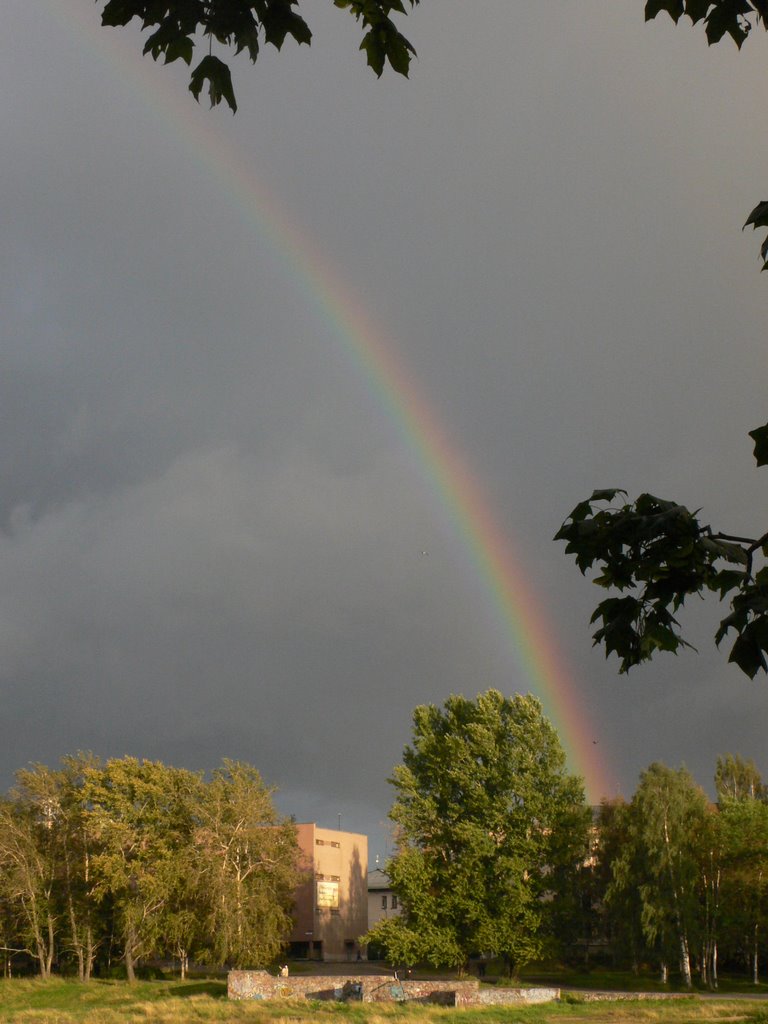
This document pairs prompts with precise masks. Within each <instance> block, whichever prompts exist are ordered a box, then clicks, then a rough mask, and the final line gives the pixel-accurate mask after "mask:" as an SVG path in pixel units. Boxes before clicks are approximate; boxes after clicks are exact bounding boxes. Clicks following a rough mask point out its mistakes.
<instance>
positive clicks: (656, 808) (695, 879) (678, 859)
mask: <svg viewBox="0 0 768 1024" xmlns="http://www.w3.org/2000/svg"><path fill="white" fill-rule="evenodd" d="M706 823H707V798H706V796H705V795H704V792H703V790H702V789H701V788H700V787H699V786H697V785H696V783H695V782H694V780H693V778H692V777H691V775H690V774H689V772H688V771H687V770H686V769H684V768H680V769H677V770H675V769H672V768H668V767H667V766H666V765H663V764H659V763H654V764H652V765H651V766H650V767H649V768H647V769H646V771H644V772H643V773H642V775H641V776H640V784H639V786H638V788H637V791H636V792H635V795H634V797H633V798H632V802H631V804H630V807H629V810H628V820H627V842H626V844H625V845H624V848H623V849H622V850H621V851H620V852H619V854H618V856H617V857H616V860H615V861H614V864H613V875H614V883H613V889H612V891H611V894H610V895H611V899H616V898H617V897H619V896H623V897H624V898H626V897H627V891H628V890H632V889H635V890H636V891H637V893H638V895H639V898H640V922H641V926H642V930H643V935H644V937H645V940H646V943H647V945H648V947H649V948H650V949H651V950H655V952H656V954H657V955H658V957H659V960H660V964H661V967H662V974H663V975H664V976H665V975H666V966H667V964H668V962H669V960H670V959H671V958H676V959H677V961H678V963H679V967H680V974H681V977H682V979H683V983H684V984H685V985H686V987H688V988H690V987H691V984H692V975H691V949H692V946H693V945H694V943H696V944H697V943H698V939H699V938H700V930H701V916H700V896H701V886H700V880H701V873H700V859H699V858H700V851H701V848H702V834H703V831H704V829H705V828H706Z"/></svg>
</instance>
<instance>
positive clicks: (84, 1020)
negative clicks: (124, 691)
mask: <svg viewBox="0 0 768 1024" xmlns="http://www.w3.org/2000/svg"><path fill="white" fill-rule="evenodd" d="M334 1020H335V1021H338V1024H344V1022H349V1024H409V1022H413V1024H453V1022H461V1024H550V1022H551V1024H559V1022H562V1024H621V1022H623V1021H630V1020H631V1021H632V1022H641V1024H657V1022H658V1024H699V1022H701V1024H721V1022H722V1024H741V1022H744V1024H752V1022H754V1024H768V1002H759V1001H756V1000H755V1001H753V1000H748V999H740V1000H708V999H705V998H698V997H695V996H694V997H691V998H685V999H676V1000H669V1001H645V1002H640V1001H638V1002H610V1003H585V1002H581V1001H579V998H578V996H575V997H569V998H568V1000H567V1001H565V1002H562V1003H557V1004H550V1005H546V1006H532V1007H526V1008H521V1009H517V1008H515V1009H512V1008H510V1007H489V1008H487V1009H482V1010H463V1011H459V1010H452V1009H441V1008H438V1007H429V1006H417V1005H407V1004H406V1005H403V1006H398V1005H393V1006H381V1005H375V1006H374V1005H370V1004H368V1005H363V1004H361V1003H353V1004H342V1005H339V1004H333V1003H312V1002H306V1001H304V1000H300V1001H299V1000H297V1001H290V1002H282V1001H276V1002H273V1003H264V1002H230V1001H229V1000H228V999H227V998H226V983H225V982H223V981H188V982H178V981H177V982H173V981H148V982H139V983H137V984H135V985H132V986H131V985H128V984H126V983H125V982H121V981H92V982H90V983H89V984H88V985H81V984H79V983H77V982H75V981H60V980H58V979H57V980H53V981H49V982H42V981H38V980H11V981H0V1024H126V1022H137V1024H141V1022H148V1024H188V1022H189V1024H195V1022H202V1024H204V1022H208V1021H210V1022H233V1024H234V1022H238V1021H252V1022H265V1024H271V1022H274V1024H315V1022H320V1024H323V1022H325V1024H334Z"/></svg>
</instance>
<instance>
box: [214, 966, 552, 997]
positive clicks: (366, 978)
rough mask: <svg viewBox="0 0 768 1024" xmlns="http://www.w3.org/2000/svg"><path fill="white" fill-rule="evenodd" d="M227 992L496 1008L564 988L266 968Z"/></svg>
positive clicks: (239, 977)
mask: <svg viewBox="0 0 768 1024" xmlns="http://www.w3.org/2000/svg"><path fill="white" fill-rule="evenodd" d="M227 994H228V996H229V998H230V999H302V998H303V999H321V1000H337V1001H346V1000H352V999H360V1000H362V1001H363V1002H364V1003H391V1002H399V1001H402V1000H405V1001H406V1002H416V1003H438V1004H440V1005H443V1006H490V1005H494V1006H498V1005H512V1004H515V1003H518V1004H519V1003H541V1002H552V1001H553V1000H556V999H559V998H560V990H559V989H556V988H548V989H542V988H538V989H525V988H522V989H514V988H497V989H494V988H489V987H483V988H481V987H480V983H479V982H478V980H477V978H464V979H461V980H458V979H449V980H446V981H442V980H414V979H408V980H407V981H402V982H398V981H396V980H395V979H394V978H393V977H392V975H391V974H381V975H376V974H363V975H355V974H348V975H332V976H327V977H317V976H314V977H312V976H308V975H293V976H290V977H287V978H275V977H273V976H272V975H271V974H268V973H267V972H266V971H230V972H229V976H228V979H227Z"/></svg>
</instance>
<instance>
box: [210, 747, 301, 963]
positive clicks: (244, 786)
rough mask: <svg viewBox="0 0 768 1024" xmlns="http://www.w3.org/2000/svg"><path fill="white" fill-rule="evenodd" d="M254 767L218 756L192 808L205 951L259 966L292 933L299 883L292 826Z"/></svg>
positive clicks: (225, 960) (280, 948)
mask: <svg viewBox="0 0 768 1024" xmlns="http://www.w3.org/2000/svg"><path fill="white" fill-rule="evenodd" d="M273 792H274V791H273V790H271V789H269V788H268V787H267V786H266V785H265V784H264V782H263V780H262V778H261V775H260V774H259V772H258V771H257V770H256V769H255V768H253V767H251V766H250V765H246V764H242V763H241V762H238V761H224V764H223V766H222V767H221V768H220V769H218V770H217V771H215V772H214V773H213V777H212V779H211V781H210V783H209V784H208V785H207V786H206V788H205V792H204V794H203V798H202V800H201V803H200V805H199V807H198V809H197V814H198V825H197V827H196V830H195V835H194V842H195V870H196V874H197V879H198V883H197V884H198V886H199V891H200V896H199V906H200V909H201V923H202V924H203V930H204V932H205V934H206V935H207V936H209V939H208V942H207V950H208V954H207V955H208V957H209V959H212V960H213V962H214V963H219V964H221V963H227V964H230V965H231V966H233V967H266V966H267V965H268V964H269V963H271V962H273V961H274V960H275V958H276V957H277V956H278V955H279V954H280V953H281V952H282V951H283V949H284V947H285V943H286V941H287V938H288V935H289V934H290V931H291V926H292V921H291V915H290V912H291V909H292V902H293V894H294V891H295V889H296V887H297V885H298V884H299V881H300V877H301V876H300V872H299V849H298V843H297V840H296V828H295V826H294V825H293V823H292V822H290V821H289V820H287V819H285V818H281V817H280V816H279V815H278V814H277V812H276V810H275V807H274V804H273V802H272V795H273Z"/></svg>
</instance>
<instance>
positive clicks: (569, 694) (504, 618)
mask: <svg viewBox="0 0 768 1024" xmlns="http://www.w3.org/2000/svg"><path fill="white" fill-rule="evenodd" d="M66 6H67V8H68V10H67V11H66V12H64V11H63V10H62V5H61V3H60V0H59V2H58V3H55V2H54V0H50V2H49V4H48V9H49V12H50V14H51V15H52V16H53V17H55V18H56V19H57V20H58V21H59V23H60V24H61V25H62V26H63V27H65V29H67V31H68V33H69V34H70V35H71V36H72V38H73V42H74V43H75V44H77V45H84V46H86V47H87V49H88V52H89V54H90V55H91V57H92V56H93V53H94V52H95V53H96V54H97V55H101V56H102V58H103V59H104V60H105V61H106V63H107V64H108V65H110V66H111V67H112V69H114V68H115V67H117V68H118V70H119V72H120V75H121V77H122V78H124V79H126V80H127V81H129V82H130V84H131V86H132V87H133V88H134V89H135V91H137V92H138V93H139V94H141V95H142V97H143V99H144V100H145V102H146V104H147V106H148V107H149V108H150V109H151V110H152V111H153V113H155V114H156V116H157V117H158V118H159V119H160V120H161V121H162V124H163V127H164V129H165V130H166V131H167V132H171V133H172V134H175V136H176V137H177V139H178V141H179V144H180V145H181V146H182V147H183V148H184V149H185V150H186V152H187V153H188V154H189V156H190V158H191V159H193V160H194V161H196V162H197V163H199V164H201V165H202V166H203V167H204V168H205V169H207V170H208V171H209V172H210V174H211V175H212V177H213V178H214V180H215V181H216V182H217V183H218V184H219V185H220V186H221V187H223V188H224V189H226V190H227V192H228V193H229V195H230V196H231V198H232V199H233V200H234V201H236V202H237V203H238V205H239V206H240V207H242V209H243V210H245V211H246V212H247V214H248V216H249V217H250V218H251V220H252V221H253V223H254V225H255V226H256V227H257V229H258V231H259V233H260V235H261V237H262V238H263V239H265V240H266V241H267V243H268V244H269V245H270V246H271V247H272V248H273V249H274V250H275V251H276V253H277V254H278V255H280V256H281V258H282V259H284V260H285V261H287V263H288V265H289V268H290V271H291V273H292V274H293V275H294V276H295V278H296V279H297V280H298V281H299V282H300V283H301V285H302V288H303V290H304V293H305V294H306V296H307V297H308V298H309V299H311V301H312V302H313V303H314V304H315V306H316V307H317V308H318V309H319V311H320V312H321V313H322V316H323V317H324V319H325V320H326V321H327V322H328V323H329V324H330V326H331V327H332V329H333V331H334V334H335V336H336V337H337V338H338V340H339V343H340V344H341V345H342V346H343V347H344V350H345V352H346V354H347V356H348V358H349V360H350V361H351V362H352V363H353V364H354V365H355V367H356V368H357V370H358V372H359V373H360V374H361V375H362V377H363V379H364V380H365V382H366V385H367V387H368V390H369V391H370V393H371V394H372V395H373V396H375V398H376V400H377V401H378V402H379V403H380V405H381V406H383V408H384V409H385V410H386V412H387V413H388V415H389V416H390V417H391V419H392V421H393V423H394V424H395V426H396V427H397V429H398V431H399V433H400V435H401V437H402V439H403V441H404V443H405V445H406V446H407V447H408V448H409V449H410V450H411V451H412V452H414V453H415V455H416V459H417V464H418V465H419V467H420V469H421V472H422V474H423V475H424V477H425V478H426V479H427V480H428V481H429V483H430V486H431V489H432V492H433V494H434V495H435V499H436V501H437V502H438V503H439V505H440V506H441V507H442V509H443V510H444V511H445V512H447V514H448V518H449V519H450V521H451V522H452V523H453V526H454V529H455V531H456V533H457V535H458V536H459V537H460V539H461V542H462V544H463V546H464V548H465V550H466V552H467V553H468V555H469V557H470V560H471V563H472V566H473V571H474V573H475V574H476V576H477V577H478V578H479V580H480V582H481V584H482V589H483V591H484V593H485V595H486V596H487V599H488V602H489V604H490V606H491V607H492V610H493V614H494V615H495V617H496V619H497V621H498V622H500V624H501V626H502V629H503V632H504V635H505V637H506V642H507V644H508V647H509V651H510V653H511V655H512V658H513V660H514V662H515V664H516V665H517V666H518V667H519V669H521V670H522V672H523V673H524V676H525V678H526V679H527V680H528V681H529V683H530V686H531V689H532V691H533V692H534V693H535V694H536V695H537V696H538V697H539V699H540V700H541V701H542V704H543V706H544V708H545V711H546V713H547V715H548V716H549V717H550V719H551V721H552V723H553V724H554V725H555V727H556V728H557V730H558V732H559V734H560V737H561V740H562V742H563V746H564V748H565V750H566V754H567V756H568V760H569V764H570V766H571V768H572V769H573V770H576V771H577V772H578V773H579V774H581V775H582V776H583V777H584V781H585V785H586V789H587V794H588V797H589V798H590V799H591V800H592V801H593V802H595V801H597V800H599V799H600V798H601V797H602V796H604V795H607V794H609V793H611V792H612V791H613V790H614V789H615V786H614V785H612V784H611V783H610V782H609V780H608V775H607V773H606V771H605V767H604V765H603V764H602V761H601V758H600V756H599V753H598V751H597V749H596V747H595V744H594V742H593V738H592V737H593V732H592V730H591V727H590V724H589V721H588V718H587V715H586V713H585V710H584V708H583V706H582V704H581V703H580V699H579V693H578V687H577V686H576V684H575V682H574V680H573V678H572V677H571V675H570V674H569V672H568V671H567V669H566V667H565V665H564V663H563V660H562V657H561V655H560V654H559V652H558V650H557V644H556V641H555V637H554V628H553V626H552V625H551V623H550V622H549V621H548V619H547V616H546V615H545V613H544V611H543V609H542V608H541V607H540V605H539V602H538V601H537V598H536V595H535V593H534V588H533V586H532V584H531V582H530V580H529V579H528V577H527V576H526V574H525V573H524V572H523V569H522V567H521V565H520V563H519V561H518V559H517V558H516V556H515V552H514V550H513V547H512V545H511V543H510V540H509V538H508V537H507V536H506V535H505V533H504V531H503V530H502V528H501V526H500V525H499V522H498V520H497V518H496V516H495V515H494V512H493V508H492V504H491V502H490V500H489V499H488V496H487V494H486V493H485V491H484V489H483V487H482V485H481V483H480V481H479V480H478V479H477V477H476V476H475V475H474V474H473V473H472V471H471V469H470V467H469V465H468V464H467V462H466V459H465V458H464V457H463V456H462V454H461V452H460V451H459V449H458V447H457V445H456V444H455V443H454V441H453V440H452V439H451V438H450V437H449V435H448V433H447V431H446V429H445V427H444V425H443V424H442V423H441V421H440V419H439V417H438V415H437V413H436V411H435V409H434V407H433V406H432V405H431V404H430V402H429V400H428V398H427V396H426V394H425V392H424V391H423V389H421V388H420V387H419V386H418V384H417V383H416V381H415V379H414V375H413V373H412V372H411V371H410V369H409V368H408V367H407V366H406V365H405V363H404V362H403V360H402V358H401V357H400V356H399V354H398V350H397V346H396V345H395V344H394V342H393V341H392V340H390V339H389V338H388V337H387V335H386V333H385V332H384V331H383V330H382V328H381V327H380V326H379V325H378V324H376V323H374V322H373V320H372V319H371V317H370V316H369V315H368V313H367V311H366V310H365V309H364V308H363V307H362V305H361V303H360V301H359V300H358V298H357V297H356V296H355V295H354V294H353V293H352V291H351V289H350V288H349V287H348V286H347V285H346V284H345V282H344V280H343V278H342V276H341V272H340V270H339V269H337V268H335V267H334V266H332V264H331V262H330V261H329V259H328V256H327V253H326V252H325V251H321V250H320V248H319V247H318V245H317V244H316V242H315V241H314V240H313V239H312V238H311V237H310V236H309V235H308V234H307V233H306V232H305V231H303V230H302V229H301V228H300V226H299V225H298V224H296V222H295V221H294V220H292V219H291V217H289V215H288V214H287V212H286V211H285V209H284V207H283V205H282V204H281V202H280V200H279V197H278V196H277V195H275V194H274V193H273V192H271V191H270V190H268V189H267V187H266V186H265V185H264V183H263V182H261V181H260V180H259V179H258V177H257V176H256V175H255V173H254V171H253V169H252V167H251V166H250V165H248V164H247V163H246V161H245V160H244V159H243V157H242V156H241V155H240V154H238V152H237V150H236V149H235V148H234V147H233V146H232V145H230V144H229V143H228V142H227V141H226V140H225V139H224V137H223V136H222V135H221V134H219V133H217V132H216V130H215V127H214V125H215V116H214V115H213V114H208V112H207V111H205V110H203V111H200V109H199V108H198V107H197V105H196V104H195V103H194V101H193V100H192V98H191V97H190V96H189V94H188V93H187V92H186V90H179V95H176V92H175V89H176V87H175V85H172V84H171V79H170V78H169V76H168V73H167V72H165V73H163V72H162V70H160V71H159V72H158V73H157V75H155V74H152V73H149V69H148V68H147V66H146V65H147V62H148V61H149V58H146V59H145V58H142V57H141V56H140V52H139V51H138V49H136V48H134V45H133V44H130V43H129V42H128V41H127V40H124V37H123V35H122V34H121V33H119V32H113V31H105V30H103V29H102V28H101V27H100V25H99V18H98V13H97V12H96V11H95V10H94V8H93V4H92V2H89V0H86V2H85V4H80V3H77V2H76V0H71V2H70V3H69V4H68V5H66ZM158 77H159V78H160V80H161V82H162V84H161V85H160V86H159V87H158V85H157V78H158ZM206 115H207V116H206Z"/></svg>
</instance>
